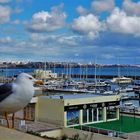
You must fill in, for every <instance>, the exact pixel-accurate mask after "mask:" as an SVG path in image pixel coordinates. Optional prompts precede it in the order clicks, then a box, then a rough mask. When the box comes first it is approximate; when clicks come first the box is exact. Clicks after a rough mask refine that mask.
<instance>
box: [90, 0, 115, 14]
mask: <svg viewBox="0 0 140 140" xmlns="http://www.w3.org/2000/svg"><path fill="white" fill-rule="evenodd" d="M91 6H92V9H93V11H95V12H97V13H100V12H105V11H109V12H110V11H112V10H113V9H114V7H115V2H114V0H95V1H93V2H92V4H91Z"/></svg>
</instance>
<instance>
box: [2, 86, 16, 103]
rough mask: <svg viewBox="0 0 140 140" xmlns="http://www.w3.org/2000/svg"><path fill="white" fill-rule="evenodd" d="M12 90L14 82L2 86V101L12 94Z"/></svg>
mask: <svg viewBox="0 0 140 140" xmlns="http://www.w3.org/2000/svg"><path fill="white" fill-rule="evenodd" d="M12 93H13V92H12V84H3V85H1V86H0V102H1V101H2V100H4V99H5V98H6V97H8V96H9V95H11V94H12Z"/></svg>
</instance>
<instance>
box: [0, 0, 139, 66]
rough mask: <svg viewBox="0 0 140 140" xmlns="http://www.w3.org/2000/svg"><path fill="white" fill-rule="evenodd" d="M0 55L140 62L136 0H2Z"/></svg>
mask: <svg viewBox="0 0 140 140" xmlns="http://www.w3.org/2000/svg"><path fill="white" fill-rule="evenodd" d="M0 60H1V61H63V62H64V61H68V62H81V63H92V62H94V61H96V62H97V63H103V64H114V63H115V64H116V63H120V64H121V63H122V64H139V62H140V0H0Z"/></svg>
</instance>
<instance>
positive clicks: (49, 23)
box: [27, 4, 66, 32]
mask: <svg viewBox="0 0 140 140" xmlns="http://www.w3.org/2000/svg"><path fill="white" fill-rule="evenodd" d="M62 9H63V5H62V4H61V5H59V6H57V7H53V8H52V10H51V12H48V11H41V12H38V13H35V14H34V15H33V16H32V21H31V22H30V23H29V24H28V25H27V26H28V27H27V28H28V29H29V31H31V32H45V31H54V30H56V29H59V28H61V27H63V26H64V25H65V19H66V14H65V13H64V12H62Z"/></svg>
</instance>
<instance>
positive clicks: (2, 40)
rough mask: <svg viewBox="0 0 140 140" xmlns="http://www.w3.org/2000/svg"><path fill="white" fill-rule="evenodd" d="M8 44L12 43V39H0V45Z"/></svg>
mask: <svg viewBox="0 0 140 140" xmlns="http://www.w3.org/2000/svg"><path fill="white" fill-rule="evenodd" d="M10 42H12V39H11V37H9V36H7V37H5V38H0V43H10Z"/></svg>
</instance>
